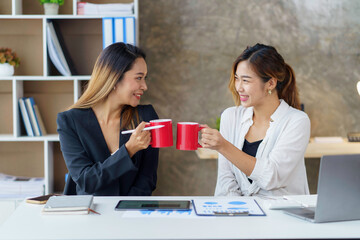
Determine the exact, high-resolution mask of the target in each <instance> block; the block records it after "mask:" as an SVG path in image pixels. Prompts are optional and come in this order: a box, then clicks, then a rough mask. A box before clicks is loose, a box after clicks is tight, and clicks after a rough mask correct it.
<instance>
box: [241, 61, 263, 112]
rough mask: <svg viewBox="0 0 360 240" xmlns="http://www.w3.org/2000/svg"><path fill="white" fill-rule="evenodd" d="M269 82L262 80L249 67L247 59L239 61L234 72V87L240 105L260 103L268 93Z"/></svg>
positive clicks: (247, 105) (248, 105)
mask: <svg viewBox="0 0 360 240" xmlns="http://www.w3.org/2000/svg"><path fill="white" fill-rule="evenodd" d="M269 82H270V81H268V82H266V83H264V82H263V80H262V79H261V78H260V77H259V76H258V75H257V74H256V73H255V72H254V71H253V70H252V69H251V67H250V64H249V62H248V61H241V62H240V63H239V64H238V66H237V68H236V72H235V88H236V91H237V92H238V94H239V96H240V101H241V105H242V106H244V107H252V106H259V105H262V104H263V103H264V102H265V101H266V98H267V96H268V95H269V94H268V89H269V86H268V85H269Z"/></svg>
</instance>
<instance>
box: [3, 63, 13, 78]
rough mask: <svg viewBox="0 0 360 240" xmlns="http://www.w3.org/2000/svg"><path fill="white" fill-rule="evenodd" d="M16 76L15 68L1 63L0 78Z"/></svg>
mask: <svg viewBox="0 0 360 240" xmlns="http://www.w3.org/2000/svg"><path fill="white" fill-rule="evenodd" d="M12 75H14V66H12V65H10V64H9V63H0V77H8V76H12Z"/></svg>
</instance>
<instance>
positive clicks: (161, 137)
mask: <svg viewBox="0 0 360 240" xmlns="http://www.w3.org/2000/svg"><path fill="white" fill-rule="evenodd" d="M158 125H164V127H162V128H157V129H152V130H151V143H150V145H151V146H152V147H153V148H163V147H171V146H172V145H173V134H172V121H171V119H156V120H151V121H150V126H158Z"/></svg>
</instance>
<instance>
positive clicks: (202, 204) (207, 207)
mask: <svg viewBox="0 0 360 240" xmlns="http://www.w3.org/2000/svg"><path fill="white" fill-rule="evenodd" d="M192 203H193V206H194V210H195V214H196V215H198V216H266V214H265V212H264V211H263V210H262V208H261V207H260V205H259V204H258V203H257V201H256V200H255V199H252V198H220V199H216V198H209V199H194V200H192Z"/></svg>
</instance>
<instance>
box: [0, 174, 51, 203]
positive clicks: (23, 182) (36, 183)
mask: <svg viewBox="0 0 360 240" xmlns="http://www.w3.org/2000/svg"><path fill="white" fill-rule="evenodd" d="M44 183H45V182H44V178H29V177H18V176H11V175H6V174H3V173H0V198H27V197H33V196H38V195H43V194H44Z"/></svg>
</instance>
